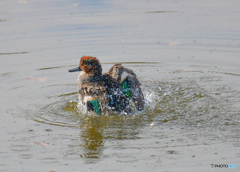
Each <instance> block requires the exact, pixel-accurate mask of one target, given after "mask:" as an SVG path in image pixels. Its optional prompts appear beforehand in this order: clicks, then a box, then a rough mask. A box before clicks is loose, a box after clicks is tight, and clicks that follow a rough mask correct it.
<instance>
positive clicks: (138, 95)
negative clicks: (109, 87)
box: [107, 63, 145, 111]
mask: <svg viewBox="0 0 240 172" xmlns="http://www.w3.org/2000/svg"><path fill="white" fill-rule="evenodd" d="M107 74H108V75H110V76H111V77H112V78H113V79H114V80H115V82H116V83H117V84H119V85H120V86H121V87H120V88H121V89H122V90H123V92H124V93H125V94H126V95H127V96H128V97H129V98H130V99H131V100H133V102H134V104H135V106H136V108H137V109H138V110H139V111H141V110H143V109H144V105H145V101H144V96H143V93H142V90H141V83H140V82H139V80H138V79H137V75H136V74H135V73H134V72H133V70H131V69H128V68H125V67H123V66H122V64H121V63H117V64H114V65H113V66H112V67H111V68H110V70H109V72H108V73H107Z"/></svg>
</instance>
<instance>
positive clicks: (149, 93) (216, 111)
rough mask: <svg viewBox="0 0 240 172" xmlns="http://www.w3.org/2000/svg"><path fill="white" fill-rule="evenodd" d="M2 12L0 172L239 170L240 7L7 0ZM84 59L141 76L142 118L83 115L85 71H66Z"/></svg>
mask: <svg viewBox="0 0 240 172" xmlns="http://www.w3.org/2000/svg"><path fill="white" fill-rule="evenodd" d="M0 9H1V10H0V11H1V12H0V34H1V40H0V47H1V48H0V58H1V63H0V65H1V67H0V80H1V85H0V87H1V89H0V90H1V91H0V92H1V96H2V99H1V102H0V103H1V108H0V112H1V115H0V127H1V131H0V136H1V142H0V171H48V170H54V169H56V171H159V170H160V171H184V172H185V171H210V170H211V164H212V163H214V164H238V165H240V162H239V157H240V140H239V139H240V135H239V133H240V131H239V130H240V129H239V122H240V119H239V118H240V117H239V115H240V106H239V99H240V94H239V93H240V89H239V88H240V79H239V76H240V68H239V66H240V61H239V60H238V58H239V53H240V50H239V48H240V42H239V40H240V35H239V30H240V25H239V22H238V21H239V19H240V14H239V13H240V12H239V2H238V1H231V2H229V1H226V0H220V1H217V2H215V1H201V2H198V1H189V0H184V1H155V0H153V1H152V0H151V1H131V2H129V1H117V0H116V1H95V0H91V1H87V2H85V1H81V0H70V1H65V0H62V1H57V0H50V1H49V0H48V1H47V0H43V1H29V0H26V1H7V0H3V1H1V2H0ZM83 55H91V56H96V57H98V59H99V60H100V61H101V63H102V66H103V70H104V72H107V71H108V69H109V68H110V67H111V66H112V65H113V64H114V63H117V62H121V63H122V64H123V65H124V66H125V67H128V68H131V69H132V70H134V71H135V72H136V74H137V76H138V79H139V80H140V82H141V83H142V89H143V92H144V96H145V99H146V109H145V110H144V111H143V112H141V113H134V114H132V115H129V116H123V115H119V114H115V115H110V116H108V117H106V116H100V117H98V116H95V115H92V114H85V113H83V111H82V110H81V109H80V108H79V107H78V100H77V95H76V87H77V84H76V80H77V76H78V73H68V72H67V71H68V69H70V68H72V67H74V66H77V65H78V64H79V60H80V58H81V56H83ZM152 123H153V124H154V126H153V127H150V124H152ZM231 170H236V169H231Z"/></svg>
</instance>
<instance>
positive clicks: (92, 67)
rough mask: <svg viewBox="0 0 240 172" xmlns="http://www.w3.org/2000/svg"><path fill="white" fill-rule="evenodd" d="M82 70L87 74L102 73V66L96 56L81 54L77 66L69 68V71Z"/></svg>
mask: <svg viewBox="0 0 240 172" xmlns="http://www.w3.org/2000/svg"><path fill="white" fill-rule="evenodd" d="M76 71H83V72H85V73H87V74H89V75H102V66H101V64H100V62H99V60H98V59H97V58H96V57H91V56H83V57H82V58H81V60H80V65H79V66H78V67H77V68H74V69H70V70H69V72H76Z"/></svg>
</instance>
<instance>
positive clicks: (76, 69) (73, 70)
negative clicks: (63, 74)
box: [68, 66, 82, 72]
mask: <svg viewBox="0 0 240 172" xmlns="http://www.w3.org/2000/svg"><path fill="white" fill-rule="evenodd" d="M77 71H82V69H81V68H80V66H78V67H76V68H73V69H69V70H68V72H77Z"/></svg>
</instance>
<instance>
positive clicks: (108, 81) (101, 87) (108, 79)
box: [77, 56, 144, 114]
mask: <svg viewBox="0 0 240 172" xmlns="http://www.w3.org/2000/svg"><path fill="white" fill-rule="evenodd" d="M80 68H81V69H82V72H81V73H80V74H79V76H78V80H77V83H78V98H79V101H80V102H81V103H83V104H87V102H88V101H89V100H91V99H97V100H98V101H99V103H100V106H101V109H102V114H108V113H109V112H110V111H124V112H126V113H129V112H130V111H131V110H130V107H129V105H130V100H132V101H133V102H134V103H135V106H136V108H137V109H138V110H143V109H144V97H143V94H142V91H141V88H140V86H141V83H140V82H139V81H138V79H137V77H136V74H135V73H134V72H133V71H132V70H131V69H127V68H124V67H123V66H122V64H120V63H117V64H115V65H113V66H112V68H111V69H110V70H109V72H108V73H105V74H102V67H101V64H100V62H99V61H98V60H97V58H95V57H90V56H83V57H82V58H81V60H80ZM80 68H79V69H80ZM123 73H124V74H125V75H127V77H128V80H129V84H130V85H131V88H130V92H131V94H130V95H131V96H130V97H128V96H127V95H126V94H124V92H123V90H122V87H121V80H122V79H123V78H122V75H123Z"/></svg>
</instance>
